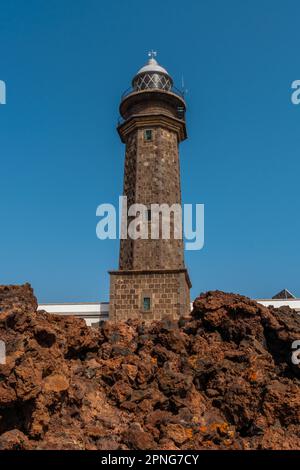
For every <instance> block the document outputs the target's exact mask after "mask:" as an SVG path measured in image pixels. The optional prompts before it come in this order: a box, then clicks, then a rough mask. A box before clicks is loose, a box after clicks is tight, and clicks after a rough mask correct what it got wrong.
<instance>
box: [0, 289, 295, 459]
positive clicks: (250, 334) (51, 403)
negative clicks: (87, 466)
mask: <svg viewBox="0 0 300 470" xmlns="http://www.w3.org/2000/svg"><path fill="white" fill-rule="evenodd" d="M299 339H300V316H299V315H298V314H297V313H296V312H294V311H293V310H291V309H289V308H287V307H283V308H280V309H277V310H276V309H274V308H266V307H263V306H262V305H259V304H258V303H256V302H254V301H252V300H250V299H248V298H246V297H243V296H240V295H236V294H227V293H224V292H219V291H215V292H207V293H205V294H201V295H200V296H199V297H198V298H197V299H196V300H195V302H194V308H193V311H192V313H191V316H190V317H187V318H181V319H180V320H179V321H174V320H172V319H171V318H168V317H166V318H164V319H163V320H161V321H155V322H152V323H143V322H139V321H137V320H129V321H127V322H125V323H120V324H115V323H112V322H109V321H108V322H106V323H105V324H104V325H103V326H102V327H100V328H99V329H95V328H91V327H87V326H86V325H85V322H84V321H83V320H80V319H77V318H74V317H71V316H69V317H66V316H62V317H61V316H58V315H51V314H48V313H46V312H43V311H38V312H37V301H36V299H35V297H34V295H33V291H32V289H31V287H30V286H29V285H28V284H26V285H24V286H0V340H2V341H4V342H5V345H6V353H7V357H6V363H5V364H2V365H0V449H7V450H8V449H102V450H103V449H105V450H114V449H124V450H126V449H156V450H159V449H160V450H162V449H173V450H176V449H300V366H299V365H296V364H293V363H292V361H291V357H292V349H291V348H292V343H293V341H295V340H299Z"/></svg>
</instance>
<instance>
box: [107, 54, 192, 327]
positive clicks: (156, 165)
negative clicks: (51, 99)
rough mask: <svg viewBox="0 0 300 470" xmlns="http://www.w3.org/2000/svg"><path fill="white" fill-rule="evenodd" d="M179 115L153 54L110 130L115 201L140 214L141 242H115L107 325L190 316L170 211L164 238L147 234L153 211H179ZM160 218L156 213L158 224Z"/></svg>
mask: <svg viewBox="0 0 300 470" xmlns="http://www.w3.org/2000/svg"><path fill="white" fill-rule="evenodd" d="M185 112H186V103H185V99H184V96H183V93H182V92H180V91H179V90H177V89H176V88H175V87H174V85H173V80H172V77H171V76H170V75H169V73H168V72H167V70H166V69H165V68H164V67H162V66H161V65H159V63H158V62H157V60H156V53H155V52H151V53H149V60H148V62H147V64H146V65H144V66H143V67H142V68H141V69H140V70H139V71H138V72H137V73H136V75H135V76H134V77H133V79H132V83H131V87H130V89H129V90H127V91H126V92H125V93H124V94H123V96H122V99H121V103H120V116H121V119H120V122H119V125H118V128H117V130H118V133H119V136H120V139H121V141H122V142H123V143H124V145H125V162H124V186H123V196H125V197H126V198H127V207H130V206H132V205H134V204H143V206H144V207H146V208H147V217H146V220H145V224H147V225H148V226H149V231H148V233H149V236H148V237H147V238H143V237H142V236H141V237H140V238H139V237H138V238H137V237H134V238H132V237H130V236H126V237H124V238H123V239H121V240H120V255H119V268H118V270H116V271H110V307H109V317H110V319H111V320H115V321H123V320H127V319H129V318H136V319H141V320H146V321H147V320H159V319H161V318H162V317H164V316H166V315H169V316H171V317H173V318H174V319H177V318H179V317H181V316H184V315H188V314H189V312H190V288H191V282H190V279H189V275H188V271H187V269H186V267H185V263H184V243H183V239H182V236H181V237H178V234H177V236H175V235H174V233H175V232H176V230H174V229H175V228H176V227H175V225H176V223H177V222H176V220H175V215H174V213H173V212H172V210H170V211H169V215H170V219H169V224H170V236H169V237H165V236H163V230H162V227H161V226H160V227H159V230H158V233H159V236H156V237H153V236H151V235H153V225H152V224H153V220H152V211H151V208H152V207H154V205H155V206H160V207H167V208H171V209H172V207H178V206H180V207H181V187H180V162H179V144H180V142H182V141H183V140H184V139H186V137H187V134H186V122H185ZM122 218H123V221H124V220H125V225H126V228H127V227H128V225H129V224H130V222H131V217H130V215H128V213H125V212H123V214H122ZM165 219H166V214H165V213H163V212H162V213H161V216H160V218H159V224H163V223H164V221H165ZM147 228H148V227H147ZM177 228H178V227H177ZM151 230H152V231H151ZM181 232H182V230H181ZM181 235H182V233H181Z"/></svg>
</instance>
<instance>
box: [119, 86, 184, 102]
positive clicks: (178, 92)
mask: <svg viewBox="0 0 300 470" xmlns="http://www.w3.org/2000/svg"><path fill="white" fill-rule="evenodd" d="M148 90H150V91H151V90H160V91H166V92H171V93H174V94H175V95H178V96H180V98H182V99H184V90H179V89H178V88H176V87H175V86H172V88H170V90H164V89H163V88H151V87H149V88H144V89H143V90H135V89H134V88H133V87H129V88H127V90H125V91H124V93H123V94H122V95H121V100H122V101H123V99H124V98H126V97H127V96H129V95H131V93H136V92H139V91H148Z"/></svg>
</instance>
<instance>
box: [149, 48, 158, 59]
mask: <svg viewBox="0 0 300 470" xmlns="http://www.w3.org/2000/svg"><path fill="white" fill-rule="evenodd" d="M148 56H149V57H151V59H154V57H156V56H157V52H156V51H154V50H153V49H152V50H151V51H149V52H148Z"/></svg>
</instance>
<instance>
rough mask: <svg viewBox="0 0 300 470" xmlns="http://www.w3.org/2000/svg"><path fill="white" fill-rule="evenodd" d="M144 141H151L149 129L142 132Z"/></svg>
mask: <svg viewBox="0 0 300 470" xmlns="http://www.w3.org/2000/svg"><path fill="white" fill-rule="evenodd" d="M144 140H147V141H149V140H152V130H151V129H146V130H145V131H144Z"/></svg>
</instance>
